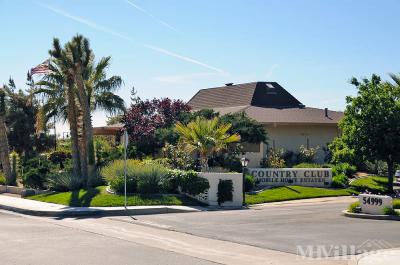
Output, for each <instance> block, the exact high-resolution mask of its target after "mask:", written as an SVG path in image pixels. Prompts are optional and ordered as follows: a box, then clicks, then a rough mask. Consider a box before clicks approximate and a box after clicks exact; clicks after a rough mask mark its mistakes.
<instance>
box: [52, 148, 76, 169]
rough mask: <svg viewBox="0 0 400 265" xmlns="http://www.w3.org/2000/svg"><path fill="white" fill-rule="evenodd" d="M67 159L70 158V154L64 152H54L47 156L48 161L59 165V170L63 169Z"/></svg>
mask: <svg viewBox="0 0 400 265" xmlns="http://www.w3.org/2000/svg"><path fill="white" fill-rule="evenodd" d="M68 158H71V153H70V152H64V151H54V152H51V153H50V155H49V160H50V161H51V162H52V163H54V164H57V165H59V167H60V169H63V168H64V163H65V162H66V160H67V159H68Z"/></svg>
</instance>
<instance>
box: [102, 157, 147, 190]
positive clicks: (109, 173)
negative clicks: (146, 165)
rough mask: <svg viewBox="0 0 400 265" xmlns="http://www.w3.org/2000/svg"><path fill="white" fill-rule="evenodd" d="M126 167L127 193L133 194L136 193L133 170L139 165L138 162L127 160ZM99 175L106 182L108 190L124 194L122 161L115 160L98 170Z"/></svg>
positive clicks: (135, 180)
mask: <svg viewBox="0 0 400 265" xmlns="http://www.w3.org/2000/svg"><path fill="white" fill-rule="evenodd" d="M126 165H127V167H126V168H127V170H126V171H127V173H126V179H127V181H126V182H127V185H126V186H127V187H126V189H127V192H129V193H134V192H136V191H137V189H136V187H137V179H136V176H135V168H136V167H139V166H140V165H141V162H140V161H139V160H133V159H129V160H127V161H126ZM100 175H101V176H102V177H103V178H104V179H105V180H106V181H107V183H108V185H110V188H111V189H112V190H113V191H115V192H119V193H121V192H124V185H125V182H124V161H123V160H115V161H113V162H111V163H109V164H108V165H107V166H105V167H103V168H102V169H101V170H100Z"/></svg>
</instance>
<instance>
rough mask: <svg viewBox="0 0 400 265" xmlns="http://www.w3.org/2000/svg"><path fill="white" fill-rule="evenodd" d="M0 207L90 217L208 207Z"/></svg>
mask: <svg viewBox="0 0 400 265" xmlns="http://www.w3.org/2000/svg"><path fill="white" fill-rule="evenodd" d="M0 209H2V210H7V211H12V212H16V213H21V214H27V215H33V216H44V217H89V216H126V215H146V214H165V213H189V212H201V211H205V210H207V209H205V208H202V207H196V208H194V207H187V206H184V207H180V206H151V207H145V206H141V207H128V208H127V209H125V208H123V207H115V208H114V207H98V208H96V207H68V206H65V209H61V210H32V209H28V208H21V207H16V206H10V205H3V204H0Z"/></svg>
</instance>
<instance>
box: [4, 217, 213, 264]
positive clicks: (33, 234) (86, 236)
mask: <svg viewBox="0 0 400 265" xmlns="http://www.w3.org/2000/svg"><path fill="white" fill-rule="evenodd" d="M0 264H4V265H6V264H7V265H9V264H13V265H27V264H40V265H47V264H49V265H54V264H57V265H64V264H66V265H67V264H79V265H83V264H84V265H91V264H93V265H95V264H96V265H100V264H124V265H125V264H135V265H141V264H146V265H149V264H160V265H161V264H162V265H164V264H182V265H187V264H191V265H210V264H215V263H213V262H209V261H205V260H202V259H198V258H194V257H190V256H186V255H182V254H178V253H175V252H170V251H167V250H162V249H159V248H152V247H149V246H145V245H141V244H136V243H133V242H130V241H127V240H123V239H119V238H114V237H110V236H105V235H101V234H97V233H93V232H86V231H83V230H80V229H76V228H71V227H68V226H64V225H63V224H62V223H61V222H60V224H57V223H54V222H53V223H49V222H47V221H46V219H45V218H43V219H40V218H30V217H25V216H21V215H15V214H11V213H7V212H5V211H1V212H0Z"/></svg>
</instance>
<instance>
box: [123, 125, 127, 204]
mask: <svg viewBox="0 0 400 265" xmlns="http://www.w3.org/2000/svg"><path fill="white" fill-rule="evenodd" d="M127 148H128V132H127V131H126V130H125V131H124V181H125V186H124V194H125V208H126V205H127V202H126V149H127Z"/></svg>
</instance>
